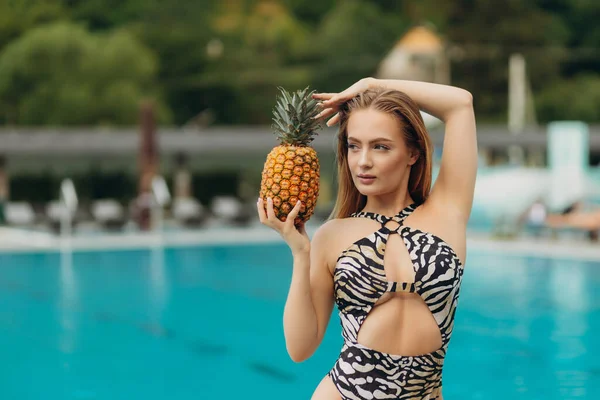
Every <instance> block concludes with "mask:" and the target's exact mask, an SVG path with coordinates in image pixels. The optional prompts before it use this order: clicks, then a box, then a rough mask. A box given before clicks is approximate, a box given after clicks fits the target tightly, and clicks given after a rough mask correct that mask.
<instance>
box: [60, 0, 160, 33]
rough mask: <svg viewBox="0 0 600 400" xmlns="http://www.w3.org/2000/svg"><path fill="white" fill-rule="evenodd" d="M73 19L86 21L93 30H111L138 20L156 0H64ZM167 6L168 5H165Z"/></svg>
mask: <svg viewBox="0 0 600 400" xmlns="http://www.w3.org/2000/svg"><path fill="white" fill-rule="evenodd" d="M62 2H63V3H64V4H65V5H66V6H68V8H69V10H70V16H71V19H72V20H73V21H77V22H81V23H84V24H85V25H86V26H87V28H88V29H89V30H91V31H98V30H109V29H112V28H114V27H120V26H123V25H126V24H128V23H129V22H131V21H134V20H136V19H137V18H138V17H139V16H140V15H143V13H144V12H146V10H147V9H149V8H151V7H153V6H154V5H155V4H156V0H62ZM165 8H167V7H165Z"/></svg>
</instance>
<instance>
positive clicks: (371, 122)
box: [347, 108, 417, 196]
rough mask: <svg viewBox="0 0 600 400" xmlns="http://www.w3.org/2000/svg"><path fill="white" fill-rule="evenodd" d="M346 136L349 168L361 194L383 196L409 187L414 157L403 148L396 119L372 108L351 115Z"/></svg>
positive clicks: (400, 130)
mask: <svg viewBox="0 0 600 400" xmlns="http://www.w3.org/2000/svg"><path fill="white" fill-rule="evenodd" d="M347 132H348V166H349V167H350V173H351V174H352V180H353V181H354V184H355V185H356V188H357V189H358V191H359V192H360V193H361V194H363V195H365V196H376V195H384V194H388V193H392V192H395V191H397V190H399V189H400V187H401V185H402V184H404V185H407V184H408V176H409V173H410V166H411V165H413V164H414V163H415V161H416V160H417V156H413V155H412V152H411V151H410V150H409V149H408V147H407V146H406V143H405V141H404V137H403V134H402V129H401V126H400V122H399V121H398V120H397V119H396V118H394V117H393V116H392V115H390V114H387V113H384V112H382V111H377V110H375V109H372V108H368V109H362V110H356V111H352V113H351V114H350V117H349V119H348V125H347Z"/></svg>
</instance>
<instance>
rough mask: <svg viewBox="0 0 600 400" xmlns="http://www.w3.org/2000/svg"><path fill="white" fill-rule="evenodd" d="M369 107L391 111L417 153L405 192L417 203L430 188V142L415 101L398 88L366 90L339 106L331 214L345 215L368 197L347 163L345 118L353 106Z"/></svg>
mask: <svg viewBox="0 0 600 400" xmlns="http://www.w3.org/2000/svg"><path fill="white" fill-rule="evenodd" d="M368 108H372V109H374V110H378V111H382V112H385V113H389V114H392V115H393V116H394V117H395V118H396V119H397V120H398V121H399V122H400V125H401V126H402V134H403V136H404V140H405V141H406V145H407V146H408V148H409V149H410V150H412V151H415V152H417V153H418V155H419V157H418V158H417V161H416V162H415V163H414V164H413V165H412V166H411V169H410V176H409V180H408V192H409V193H410V196H411V197H412V199H413V200H414V201H415V202H416V203H417V204H422V203H423V202H425V200H426V199H427V197H428V196H429V191H430V190H431V180H432V177H431V169H432V161H431V158H432V152H433V146H432V143H431V138H430V137H429V133H427V129H426V128H425V123H424V122H423V118H422V117H421V113H420V112H419V107H418V105H417V104H416V103H415V102H414V100H412V99H411V98H410V97H408V95H406V94H405V93H403V92H400V91H398V90H390V89H385V88H376V89H369V90H366V91H364V92H362V93H360V94H359V95H357V96H355V97H354V98H352V99H351V100H349V101H348V102H346V103H345V104H344V105H343V106H342V107H341V109H340V111H339V113H340V128H339V131H338V146H337V147H338V148H337V156H336V160H337V170H338V193H337V199H336V201H335V205H334V208H333V211H332V213H331V215H330V218H346V217H348V216H350V215H351V214H352V213H354V212H357V211H360V210H362V209H363V208H364V206H365V205H366V202H367V197H366V196H364V195H362V194H360V192H359V191H358V189H357V188H356V186H355V185H354V182H353V181H352V174H351V173H350V168H349V166H348V147H347V144H348V119H349V118H350V115H351V114H352V112H353V111H355V110H361V109H368Z"/></svg>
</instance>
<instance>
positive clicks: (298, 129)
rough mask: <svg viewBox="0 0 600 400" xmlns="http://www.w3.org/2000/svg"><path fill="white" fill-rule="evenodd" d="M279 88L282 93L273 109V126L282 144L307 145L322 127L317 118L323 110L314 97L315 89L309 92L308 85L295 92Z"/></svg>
mask: <svg viewBox="0 0 600 400" xmlns="http://www.w3.org/2000/svg"><path fill="white" fill-rule="evenodd" d="M277 89H279V91H280V92H281V95H280V96H279V97H278V98H277V104H276V105H275V108H274V109H273V124H272V125H271V127H272V128H273V129H274V130H275V134H276V135H277V137H278V139H279V141H280V142H281V144H288V145H294V146H307V145H308V144H309V143H310V142H311V141H312V140H313V139H314V135H316V133H317V130H318V129H320V128H321V122H320V121H319V120H318V119H315V117H316V116H317V115H318V114H319V112H320V111H321V110H320V109H319V105H318V104H319V103H318V102H317V101H316V100H315V99H313V98H312V94H313V93H314V92H315V91H314V90H313V91H310V92H309V87H308V86H307V87H306V88H304V89H303V90H298V91H296V92H295V93H293V94H292V93H288V92H287V91H286V90H285V89H283V88H282V87H278V88H277Z"/></svg>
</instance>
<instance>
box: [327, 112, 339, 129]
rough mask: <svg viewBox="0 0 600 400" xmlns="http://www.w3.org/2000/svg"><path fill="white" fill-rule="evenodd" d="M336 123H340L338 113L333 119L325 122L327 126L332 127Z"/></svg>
mask: <svg viewBox="0 0 600 400" xmlns="http://www.w3.org/2000/svg"><path fill="white" fill-rule="evenodd" d="M338 122H340V113H337V114H335V115H334V116H333V118H331V119H330V120H329V121H327V126H333V125H335V124H337V123H338Z"/></svg>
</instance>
